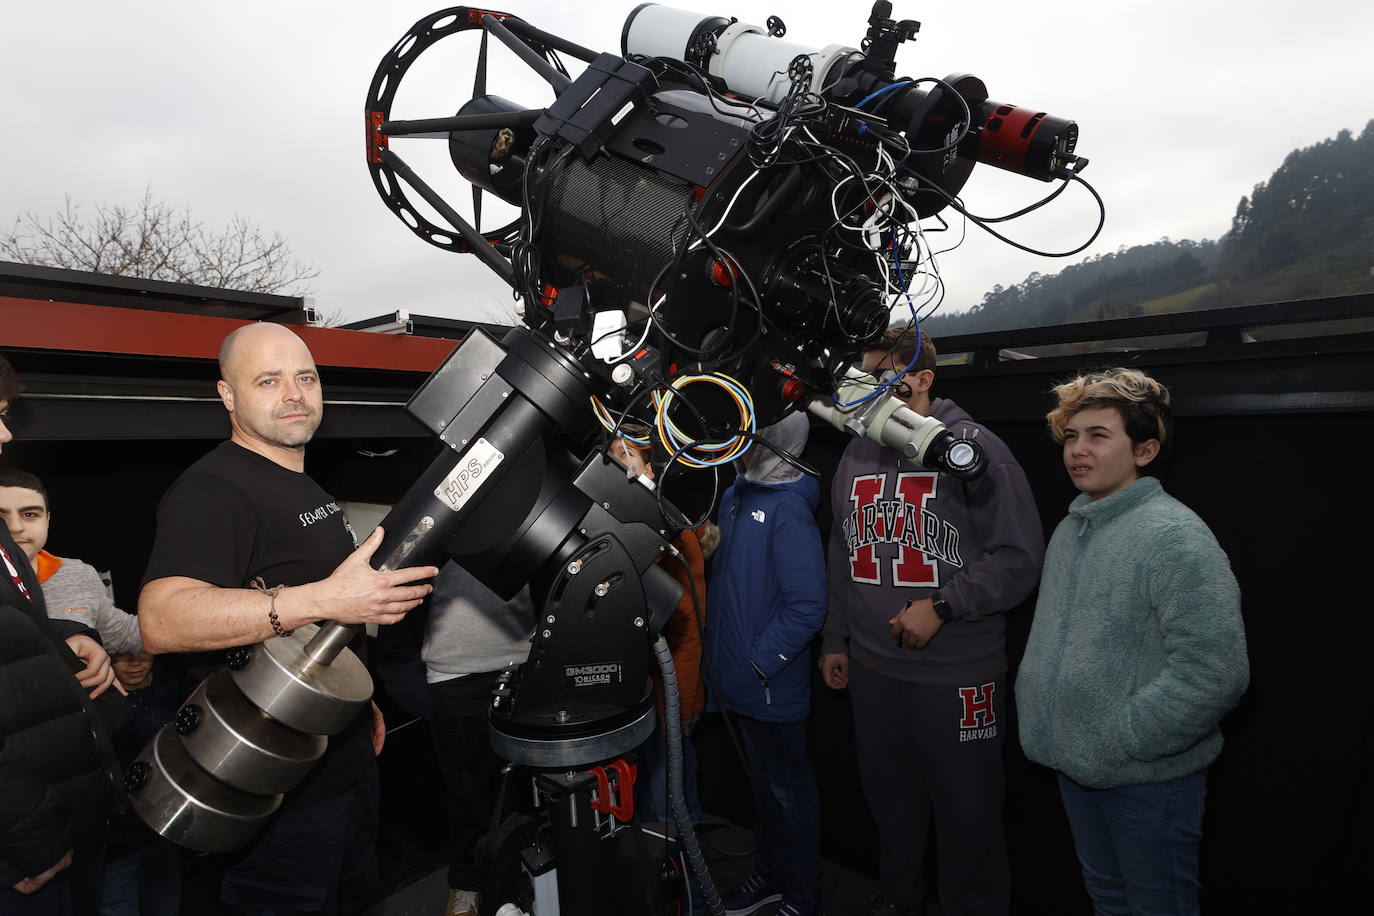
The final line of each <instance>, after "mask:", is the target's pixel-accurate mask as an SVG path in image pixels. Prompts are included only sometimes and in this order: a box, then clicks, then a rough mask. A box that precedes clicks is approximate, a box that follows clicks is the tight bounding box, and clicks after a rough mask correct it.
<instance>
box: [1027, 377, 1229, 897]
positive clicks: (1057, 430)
mask: <svg viewBox="0 0 1374 916" xmlns="http://www.w3.org/2000/svg"><path fill="white" fill-rule="evenodd" d="M1054 393H1055V394H1056V395H1057V396H1058V399H1059V406H1058V407H1057V408H1056V409H1055V410H1053V411H1052V412H1051V413H1050V414H1049V421H1050V429H1051V432H1052V433H1053V435H1054V438H1055V440H1056V441H1057V442H1060V443H1062V445H1063V449H1064V467H1065V469H1066V470H1067V471H1068V473H1069V476H1070V478H1071V479H1072V480H1073V482H1074V485H1075V486H1076V487H1077V488H1078V489H1079V490H1080V491H1081V493H1080V494H1079V496H1078V497H1077V498H1075V499H1074V501H1073V502H1072V503H1071V504H1070V506H1069V514H1068V516H1067V517H1066V518H1065V519H1064V520H1063V521H1062V522H1060V524H1059V527H1058V528H1057V529H1056V530H1055V532H1054V536H1053V537H1052V538H1051V540H1050V544H1049V547H1048V549H1047V551H1046V554H1045V569H1044V575H1043V578H1042V580H1041V583H1040V596H1039V600H1038V602H1037V604H1036V608H1035V620H1034V623H1033V624H1032V626H1031V633H1030V638H1029V641H1028V643H1027V646H1026V653H1025V657H1024V658H1023V660H1022V662H1021V668H1020V673H1019V675H1018V677H1017V680H1016V708H1017V712H1018V714H1019V719H1020V732H1021V746H1022V748H1024V750H1025V752H1026V756H1027V757H1029V758H1030V759H1031V760H1034V761H1036V762H1037V763H1042V764H1044V765H1045V766H1049V767H1053V768H1054V769H1055V770H1057V771H1058V773H1059V786H1060V792H1061V795H1062V797H1063V800H1064V808H1065V811H1066V812H1067V814H1068V818H1069V824H1070V826H1071V828H1072V829H1073V837H1074V845H1075V847H1076V848H1077V851H1078V858H1079V861H1080V862H1081V863H1082V866H1083V880H1084V883H1085V885H1086V886H1087V890H1088V894H1089V895H1090V896H1091V897H1092V900H1093V905H1094V909H1095V912H1097V913H1100V914H1117V913H1120V914H1130V913H1178V914H1185V913H1196V912H1198V888H1199V880H1198V849H1199V846H1200V845H1201V840H1202V811H1203V799H1204V796H1205V794H1206V779H1207V767H1208V766H1209V765H1210V764H1211V763H1212V761H1213V760H1215V759H1216V757H1217V754H1218V753H1220V751H1221V731H1220V730H1219V728H1218V723H1219V722H1220V721H1221V717H1222V715H1224V714H1225V713H1226V711H1227V710H1229V709H1230V708H1231V707H1232V706H1234V705H1235V704H1236V702H1237V700H1239V699H1240V696H1241V694H1242V693H1243V692H1244V690H1245V687H1246V684H1247V682H1248V680H1249V663H1248V662H1247V660H1246V654H1245V630H1244V626H1243V624H1242V621H1241V615H1240V590H1239V588H1238V586H1237V585H1236V580H1235V576H1234V575H1232V573H1231V567H1230V564H1229V563H1228V561H1227V559H1226V554H1225V553H1224V552H1223V551H1222V549H1221V547H1220V546H1219V545H1218V544H1217V541H1216V538H1215V537H1214V536H1213V535H1212V532H1211V530H1210V529H1208V527H1207V525H1206V524H1205V523H1203V521H1202V519H1200V518H1198V516H1197V515H1196V514H1194V513H1193V512H1192V511H1191V510H1190V509H1188V508H1187V507H1186V506H1184V505H1183V504H1182V503H1180V502H1179V501H1178V500H1176V499H1174V498H1173V497H1171V496H1169V495H1168V494H1167V493H1165V492H1164V490H1163V489H1162V488H1161V487H1160V484H1159V481H1158V480H1156V479H1155V478H1153V477H1149V476H1144V475H1145V474H1147V473H1148V472H1149V469H1150V468H1151V467H1152V464H1153V465H1154V466H1157V465H1158V459H1159V456H1160V454H1161V452H1162V451H1163V450H1164V449H1165V448H1167V447H1168V446H1169V445H1171V444H1172V442H1171V439H1170V433H1171V432H1172V417H1171V412H1170V407H1169V402H1170V398H1169V391H1168V389H1167V388H1165V387H1164V386H1163V385H1161V384H1160V383H1159V382H1157V381H1155V380H1154V379H1152V378H1150V377H1149V376H1148V375H1146V374H1144V373H1143V372H1139V371H1136V370H1130V369H1111V370H1108V371H1106V372H1101V373H1094V374H1090V375H1084V376H1080V377H1078V378H1076V379H1074V380H1073V381H1070V382H1067V383H1065V384H1063V385H1060V386H1058V387H1057V388H1055V389H1054Z"/></svg>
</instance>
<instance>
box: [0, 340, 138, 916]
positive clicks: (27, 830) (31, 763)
mask: <svg viewBox="0 0 1374 916" xmlns="http://www.w3.org/2000/svg"><path fill="white" fill-rule="evenodd" d="M22 390H23V386H22V385H21V384H20V382H19V377H18V376H17V375H16V374H15V372H14V369H13V367H11V366H10V364H9V362H8V361H7V360H6V359H5V358H4V357H0V446H3V445H4V444H5V443H6V442H9V441H10V439H11V435H10V432H9V429H8V428H7V426H6V425H5V419H6V416H7V414H8V412H9V406H10V403H11V402H13V400H14V399H15V398H16V397H18V395H19V393H20V391H22ZM73 653H75V654H74V655H73ZM74 658H75V659H80V661H79V662H77V665H79V664H81V663H84V664H85V667H84V669H82V670H81V671H80V672H78V673H77V675H76V677H75V678H74V677H73V676H72V671H73V668H74V667H76V666H75V665H73V664H72V662H73V659H74ZM113 681H114V671H113V669H112V668H111V667H110V659H109V656H108V655H106V654H105V650H104V649H103V648H101V646H100V643H99V641H98V637H97V636H96V634H95V631H94V630H91V629H89V628H88V627H85V626H83V625H81V624H76V623H72V622H68V621H57V620H49V619H48V616H47V612H46V609H45V608H44V605H43V592H42V590H41V588H40V586H39V584H38V579H37V578H36V577H35V576H34V574H33V570H32V568H30V566H29V563H28V559H27V558H26V557H25V556H24V553H23V551H21V550H19V549H18V548H17V547H16V546H15V544H14V541H13V540H12V539H11V538H10V535H9V531H8V529H7V528H5V527H4V526H0V912H4V913H43V914H47V913H54V914H55V913H71V912H75V913H86V912H94V908H95V893H96V891H97V889H98V879H99V866H100V862H99V853H100V848H101V846H102V844H103V831H104V825H105V819H106V818H107V817H108V816H109V815H110V814H111V813H112V811H113V809H114V786H113V783H112V774H111V772H110V770H109V768H108V767H107V765H106V760H107V756H109V757H110V758H111V759H112V754H113V752H112V751H111V750H110V749H109V748H108V747H104V748H102V747H100V746H99V745H97V741H98V740H99V739H97V738H95V733H94V731H93V730H92V727H91V724H90V720H89V718H88V716H87V713H86V709H85V702H86V700H85V696H86V695H87V693H88V692H89V696H90V697H92V698H94V697H96V696H99V695H100V694H101V693H103V692H104V691H105V690H106V689H108V688H109V687H110V684H111V683H112V682H113Z"/></svg>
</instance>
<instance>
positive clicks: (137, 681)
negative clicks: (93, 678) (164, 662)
mask: <svg viewBox="0 0 1374 916" xmlns="http://www.w3.org/2000/svg"><path fill="white" fill-rule="evenodd" d="M110 664H111V665H112V666H113V667H114V672H115V677H117V678H119V682H120V683H121V684H123V685H124V686H125V687H128V688H130V689H135V688H138V687H142V686H143V685H144V684H146V683H147V682H148V675H149V674H151V673H152V670H153V654H152V653H151V652H122V653H120V654H118V655H112V656H110Z"/></svg>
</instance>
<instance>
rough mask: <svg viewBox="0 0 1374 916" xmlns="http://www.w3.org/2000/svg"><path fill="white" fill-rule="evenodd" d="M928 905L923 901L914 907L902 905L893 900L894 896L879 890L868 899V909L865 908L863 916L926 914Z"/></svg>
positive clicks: (911, 915)
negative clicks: (908, 907)
mask: <svg viewBox="0 0 1374 916" xmlns="http://www.w3.org/2000/svg"><path fill="white" fill-rule="evenodd" d="M925 912H926V905H925V904H924V903H923V904H921V905H920V906H918V907H915V908H914V909H907V908H906V907H900V906H898V905H897V904H895V903H893V902H892V898H891V897H889V896H888V895H887V894H884V893H882V892H881V891H879V892H878V893H877V894H875V895H874V896H873V897H872V898H871V899H869V901H868V909H866V910H864V911H863V913H862V916H925Z"/></svg>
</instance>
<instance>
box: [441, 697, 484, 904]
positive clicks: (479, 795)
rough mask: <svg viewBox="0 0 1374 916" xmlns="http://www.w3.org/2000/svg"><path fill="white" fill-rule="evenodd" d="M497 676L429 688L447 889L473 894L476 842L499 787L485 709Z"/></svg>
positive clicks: (476, 875) (476, 876)
mask: <svg viewBox="0 0 1374 916" xmlns="http://www.w3.org/2000/svg"><path fill="white" fill-rule="evenodd" d="M499 677H500V672H498V671H489V672H484V673H481V674H468V675H464V676H462V677H455V678H449V679H448V680H444V681H436V682H435V683H433V684H430V685H429V692H430V696H431V697H433V700H434V707H433V709H432V710H431V711H430V718H429V728H430V736H431V738H432V739H433V741H434V759H435V760H437V761H438V763H439V770H440V772H441V773H442V774H443V778H444V813H445V815H446V816H447V820H448V832H449V840H450V842H451V843H452V845H453V849H454V857H453V860H452V861H450V862H449V867H448V876H447V878H448V886H449V887H450V888H455V889H456V888H461V889H463V890H477V888H478V886H479V885H480V876H479V874H478V867H477V840H478V839H479V838H480V837H481V836H482V835H483V834H485V833H486V832H487V826H488V822H489V821H490V820H491V809H492V807H493V805H495V803H496V792H497V787H498V786H499V784H500V775H499V773H500V768H501V761H500V759H499V758H497V756H496V752H495V751H493V750H492V749H491V735H490V730H489V728H488V725H487V709H488V707H490V706H491V692H492V690H493V689H494V688H495V687H496V685H497V681H498V679H499Z"/></svg>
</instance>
